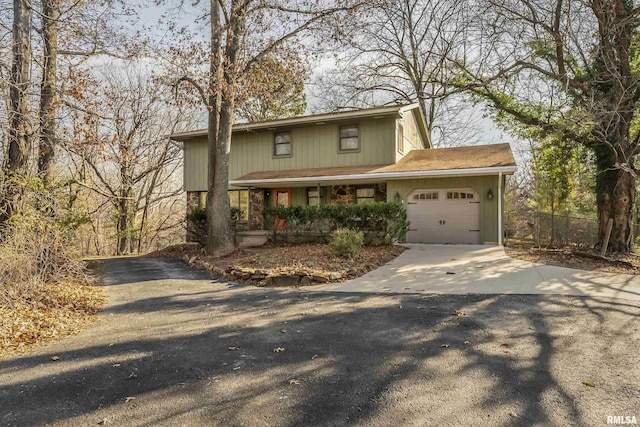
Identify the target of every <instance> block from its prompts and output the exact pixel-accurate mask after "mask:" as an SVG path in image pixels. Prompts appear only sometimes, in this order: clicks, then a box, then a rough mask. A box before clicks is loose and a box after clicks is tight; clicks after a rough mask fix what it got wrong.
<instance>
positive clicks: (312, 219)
mask: <svg viewBox="0 0 640 427" xmlns="http://www.w3.org/2000/svg"><path fill="white" fill-rule="evenodd" d="M263 215H264V218H265V225H266V227H270V228H271V229H272V230H273V232H274V234H275V235H277V234H278V233H282V232H285V233H314V234H318V235H320V236H327V237H328V236H329V235H330V234H331V233H332V232H333V231H335V230H338V229H340V228H349V229H352V230H360V231H363V232H364V235H365V244H370V243H371V242H373V241H380V240H382V241H384V242H385V243H392V242H393V241H394V240H402V239H403V238H404V236H405V234H406V232H407V229H408V228H409V223H408V221H407V211H406V209H405V208H404V206H402V205H399V204H397V203H386V202H378V203H365V204H359V205H358V204H356V205H320V206H289V207H284V206H269V207H266V208H265V209H264V211H263ZM276 218H279V219H280V220H282V221H279V222H280V223H281V224H284V228H283V229H282V230H274V225H275V223H276V221H275V219H276ZM374 235H378V238H375V239H374V238H372V237H371V236H374ZM380 236H381V237H380Z"/></svg>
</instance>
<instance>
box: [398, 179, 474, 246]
mask: <svg viewBox="0 0 640 427" xmlns="http://www.w3.org/2000/svg"><path fill="white" fill-rule="evenodd" d="M407 217H408V219H409V221H410V223H411V224H410V225H409V232H408V233H407V242H409V243H480V200H479V197H478V194H477V193H475V192H474V191H473V190H471V189H445V190H441V189H440V190H434V189H423V190H416V191H414V192H413V193H411V194H409V197H408V200H407Z"/></svg>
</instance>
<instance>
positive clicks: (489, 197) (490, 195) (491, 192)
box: [487, 189, 493, 200]
mask: <svg viewBox="0 0 640 427" xmlns="http://www.w3.org/2000/svg"><path fill="white" fill-rule="evenodd" d="M487 200H493V190H491V189H489V191H487Z"/></svg>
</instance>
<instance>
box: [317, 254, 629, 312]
mask: <svg viewBox="0 0 640 427" xmlns="http://www.w3.org/2000/svg"><path fill="white" fill-rule="evenodd" d="M404 246H406V247H407V248H408V250H407V251H405V252H404V253H403V254H402V255H400V256H399V257H398V258H396V259H395V260H393V261H391V262H390V263H388V264H387V265H385V266H383V267H381V268H379V269H377V270H374V271H372V272H370V273H368V274H366V275H364V276H362V277H359V278H357V279H355V280H351V281H349V282H345V283H334V284H327V285H319V286H314V287H313V288H312V289H313V290H315V291H318V290H329V291H336V292H393V293H427V294H433V293H436V294H469V293H473V294H534V295H551V294H556V295H576V296H590V297H610V298H624V299H629V300H634V301H640V276H635V275H631V274H614V273H603V272H599V271H585V270H576V269H572V268H564V267H556V266H552V265H543V264H535V263H532V262H527V261H522V260H518V259H515V258H511V257H509V256H507V255H506V254H505V252H504V248H502V247H499V246H481V245H418V244H413V245H404Z"/></svg>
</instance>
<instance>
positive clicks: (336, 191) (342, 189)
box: [331, 185, 356, 205]
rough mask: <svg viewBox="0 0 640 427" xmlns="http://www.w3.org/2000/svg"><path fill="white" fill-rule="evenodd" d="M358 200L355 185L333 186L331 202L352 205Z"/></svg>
mask: <svg viewBox="0 0 640 427" xmlns="http://www.w3.org/2000/svg"><path fill="white" fill-rule="evenodd" d="M355 202H356V189H355V187H354V186H353V185H334V186H332V187H331V203H332V204H334V205H350V204H353V203H355Z"/></svg>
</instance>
